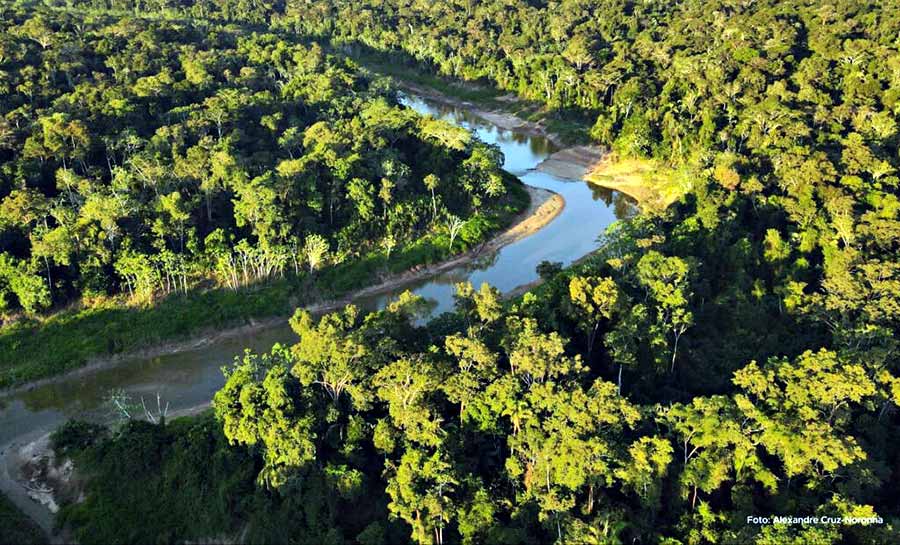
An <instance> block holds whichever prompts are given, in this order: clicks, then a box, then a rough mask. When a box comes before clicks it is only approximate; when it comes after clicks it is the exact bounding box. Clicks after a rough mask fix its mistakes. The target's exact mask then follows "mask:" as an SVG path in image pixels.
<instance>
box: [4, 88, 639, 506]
mask: <svg viewBox="0 0 900 545" xmlns="http://www.w3.org/2000/svg"><path fill="white" fill-rule="evenodd" d="M404 100H405V102H406V104H407V105H408V106H410V107H412V108H414V109H416V110H418V111H419V112H422V113H426V114H430V115H433V116H435V117H440V118H444V119H446V120H448V121H451V122H453V123H457V124H459V125H461V126H464V127H466V128H468V129H470V130H472V131H474V132H475V133H477V135H478V136H479V137H480V138H481V139H482V140H483V141H485V142H489V143H493V144H496V145H498V146H499V147H500V149H501V151H502V152H503V154H504V157H505V163H504V168H505V169H506V170H508V171H509V172H512V173H513V174H515V175H517V176H519V177H520V178H521V179H522V181H523V182H525V183H526V184H529V185H532V186H536V187H540V188H544V189H549V190H551V191H554V192H556V193H559V194H560V195H562V197H563V198H564V199H565V202H566V205H565V208H564V210H563V211H562V212H561V213H560V215H559V216H558V217H557V218H556V219H555V220H553V221H552V222H551V223H550V224H549V225H547V226H546V227H544V228H543V229H541V230H540V231H538V232H537V233H535V234H533V235H531V236H529V237H527V238H524V239H522V240H519V241H517V242H514V243H512V244H510V245H508V246H505V247H503V248H502V249H500V250H499V251H498V252H496V253H494V254H493V255H489V256H485V257H484V258H482V259H479V260H476V262H474V263H469V264H466V265H463V266H460V267H458V268H456V269H451V270H448V271H445V272H443V273H441V274H439V275H437V276H435V277H432V278H430V279H427V280H422V281H418V282H413V283H411V284H409V285H406V286H404V287H403V288H402V289H398V290H397V292H399V291H402V290H405V289H410V290H412V291H414V292H415V293H417V294H419V295H422V296H423V297H425V298H427V299H430V300H432V303H433V305H434V311H433V312H434V313H435V314H437V313H441V312H444V311H446V310H449V309H450V308H451V307H452V304H453V298H452V295H453V285H454V284H455V283H456V282H460V281H464V280H469V281H471V282H472V283H473V284H474V285H475V286H476V287H477V286H478V285H480V284H481V283H482V282H487V283H490V284H492V285H494V286H496V287H497V288H499V289H500V290H501V291H504V292H507V291H510V290H512V289H514V288H516V287H518V286H521V285H524V284H527V283H529V282H532V281H534V280H536V279H537V273H536V272H535V267H536V266H537V265H538V263H540V262H541V261H544V260H550V261H559V262H562V263H563V264H568V263H571V262H572V261H573V260H576V259H578V258H579V257H582V256H583V255H585V254H587V253H589V252H590V251H592V250H593V249H595V248H596V245H597V242H596V240H597V236H598V235H599V234H600V233H601V232H602V231H603V230H604V229H605V228H606V226H607V225H609V224H610V223H611V222H613V221H614V220H615V219H616V217H617V216H619V217H621V216H622V215H623V214H627V213H630V211H631V207H630V206H629V205H628V204H627V201H626V200H625V199H624V198H623V196H621V195H617V194H615V193H612V192H609V191H607V190H603V189H599V188H596V187H592V186H590V185H588V184H587V183H584V182H572V181H565V180H561V179H558V178H554V177H553V176H550V175H548V174H544V173H540V172H535V171H533V169H534V167H536V166H537V165H538V164H539V163H540V162H541V161H542V160H543V159H544V158H546V157H547V156H548V155H550V154H551V153H553V152H554V151H557V150H556V148H555V146H554V145H553V144H552V143H551V142H550V141H548V140H547V139H546V138H543V137H540V136H533V135H528V134H524V133H520V132H516V131H508V130H503V129H500V128H498V127H496V126H494V125H491V124H490V123H488V122H486V121H484V120H481V119H479V118H476V117H474V116H472V115H471V114H469V113H467V112H465V111H463V110H459V109H455V108H451V107H447V106H443V105H438V104H435V103H431V102H429V101H426V100H423V99H420V98H416V97H406V98H405V99H404ZM397 292H394V293H387V294H383V295H378V296H374V297H369V298H366V299H363V300H360V301H358V304H359V305H360V306H361V307H363V308H369V309H371V308H375V307H381V306H383V305H384V304H385V303H386V301H388V300H389V299H390V298H391V297H392V296H393V295H396V293H397ZM292 340H293V334H292V333H291V331H290V330H289V329H288V327H287V326H286V325H284V326H277V327H272V328H269V329H265V330H262V331H255V332H253V333H247V334H244V335H236V336H233V337H230V338H228V339H224V340H221V341H218V342H215V343H212V344H208V345H206V346H202V347H200V348H198V349H195V350H189V351H183V352H179V353H176V354H171V355H165V356H160V357H154V358H134V359H131V360H123V361H122V362H120V363H119V364H118V365H116V366H112V367H107V368H103V369H98V370H95V371H91V372H87V373H83V374H81V375H75V376H68V377H63V378H61V379H60V380H58V381H55V382H52V383H49V384H44V385H41V386H38V387H35V388H33V389H31V390H27V391H20V392H16V393H13V394H9V395H7V396H6V397H0V445H8V444H10V443H16V444H22V443H23V442H24V441H27V440H31V439H33V438H35V437H37V436H40V435H41V434H43V433H46V432H47V431H49V430H50V429H52V428H53V427H55V426H57V425H59V424H60V423H61V422H63V421H64V420H65V419H67V418H71V417H81V418H89V419H96V420H103V419H104V418H106V417H108V416H109V414H108V412H107V410H106V409H105V408H104V400H105V399H106V398H107V397H108V395H109V394H110V392H111V391H113V390H123V391H125V392H127V393H128V394H129V395H131V396H132V397H133V398H134V399H136V400H139V399H140V397H141V396H143V397H144V398H145V399H146V400H147V401H148V402H150V401H151V400H152V402H153V405H155V404H156V394H157V393H159V394H160V395H161V398H162V399H163V402H164V403H166V402H167V403H169V406H170V410H171V411H176V410H179V409H184V408H187V407H194V406H197V405H199V404H202V403H205V402H207V401H209V400H210V399H211V397H212V395H213V394H214V393H215V391H216V390H218V389H219V388H220V387H221V386H222V384H223V383H224V379H223V377H222V372H221V368H222V366H224V365H227V364H229V363H230V362H231V361H232V360H233V359H234V357H235V356H236V355H239V354H241V353H242V352H243V351H244V349H245V348H249V349H251V350H254V351H267V350H268V349H269V348H270V347H271V346H272V344H274V343H276V342H282V343H289V342H292ZM14 496H15V494H14ZM14 499H18V498H14ZM17 503H19V502H18V501H17ZM28 511H33V508H29V509H28Z"/></svg>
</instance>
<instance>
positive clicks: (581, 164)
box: [536, 146, 607, 180]
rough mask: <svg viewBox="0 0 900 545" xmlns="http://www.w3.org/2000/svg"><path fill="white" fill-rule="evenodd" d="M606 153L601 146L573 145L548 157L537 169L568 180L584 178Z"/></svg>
mask: <svg viewBox="0 0 900 545" xmlns="http://www.w3.org/2000/svg"><path fill="white" fill-rule="evenodd" d="M606 154H607V152H606V150H605V149H604V148H602V147H600V146H573V147H571V148H565V149H563V150H560V151H557V152H556V153H554V154H553V155H551V156H550V157H547V158H546V159H544V160H543V161H542V162H541V164H539V165H538V166H537V168H536V170H538V171H540V172H546V173H547V174H550V175H553V176H556V177H557V178H563V179H566V180H583V179H584V178H585V176H587V174H588V173H589V172H590V171H591V170H593V169H594V168H595V167H596V165H597V164H599V163H600V162H601V161H602V160H603V158H604V157H605V156H606Z"/></svg>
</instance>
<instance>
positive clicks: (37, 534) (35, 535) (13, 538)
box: [0, 494, 47, 545]
mask: <svg viewBox="0 0 900 545" xmlns="http://www.w3.org/2000/svg"><path fill="white" fill-rule="evenodd" d="M46 541H47V537H46V536H45V535H44V532H43V531H41V529H40V528H38V526H37V525H36V524H35V523H34V522H32V521H31V519H29V518H28V516H26V515H25V514H24V513H22V512H21V511H19V510H18V509H17V508H16V506H15V505H13V504H12V502H10V501H9V500H8V499H7V498H6V497H5V496H3V495H2V494H0V542H2V543H16V544H21V545H32V544H38V543H44V542H46Z"/></svg>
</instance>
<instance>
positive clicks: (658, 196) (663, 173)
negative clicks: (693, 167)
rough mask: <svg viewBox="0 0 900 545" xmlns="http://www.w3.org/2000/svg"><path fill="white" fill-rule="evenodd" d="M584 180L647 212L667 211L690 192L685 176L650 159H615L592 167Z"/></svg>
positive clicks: (611, 157) (688, 181)
mask: <svg viewBox="0 0 900 545" xmlns="http://www.w3.org/2000/svg"><path fill="white" fill-rule="evenodd" d="M585 180H587V181H588V182H591V183H594V184H597V185H599V186H602V187H606V188H609V189H612V190H615V191H619V192H621V193H625V194H626V195H628V196H630V197H632V198H634V199H635V200H636V201H638V202H639V203H640V204H641V206H642V208H644V209H645V210H648V211H654V210H663V209H665V208H667V207H668V206H669V205H671V204H672V203H674V202H675V201H677V200H679V199H680V198H681V197H682V196H683V195H684V194H685V193H686V192H687V191H688V190H689V189H690V177H689V176H688V175H687V173H685V172H682V171H680V170H675V169H672V168H671V167H667V166H663V165H661V164H660V163H659V162H657V161H654V160H652V159H618V158H616V157H615V156H614V155H609V156H607V158H606V159H605V160H604V161H602V162H600V163H599V164H597V165H595V166H594V168H593V169H592V170H591V171H590V172H589V173H588V174H587V176H586V177H585Z"/></svg>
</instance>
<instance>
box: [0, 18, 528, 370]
mask: <svg viewBox="0 0 900 545" xmlns="http://www.w3.org/2000/svg"><path fill="white" fill-rule="evenodd" d="M0 24H2V36H3V38H2V41H0V62H2V64H0V67H2V72H0V76H2V77H0V93H2V96H3V101H2V105H0V114H2V116H0V165H2V167H0V169H2V172H0V181H2V195H3V197H2V200H0V229H2V231H0V250H2V252H0V312H2V314H3V316H4V321H5V323H6V324H13V325H12V326H11V327H8V328H6V329H7V331H5V332H4V333H5V334H4V335H3V337H4V339H3V340H2V341H0V344H2V345H3V346H4V347H5V348H6V350H4V351H5V352H7V354H6V355H5V356H4V359H5V361H4V364H5V365H4V367H7V369H3V376H2V378H0V384H6V385H8V384H15V383H17V382H22V381H24V380H25V379H34V378H41V376H42V375H46V374H49V373H53V372H58V371H59V370H60V369H64V368H68V367H71V366H72V364H71V363H65V362H60V361H58V359H59V358H58V357H55V355H54V354H46V352H49V351H48V350H45V349H43V348H41V346H42V345H43V346H52V351H53V352H55V353H56V354H60V353H65V354H67V355H68V356H69V357H71V356H72V354H71V351H72V350H77V349H78V348H77V345H78V342H77V340H76V341H72V339H71V337H73V336H75V335H73V334H72V333H73V332H74V333H80V336H82V337H84V336H89V335H94V334H95V330H93V329H91V328H92V327H96V326H95V325H94V323H92V322H91V321H90V319H89V318H90V312H91V309H100V310H102V309H108V308H110V307H112V308H113V309H115V308H117V307H122V306H125V305H128V306H130V307H139V306H140V305H152V304H153V303H156V302H159V301H166V298H167V297H168V296H171V297H169V299H171V300H176V301H178V300H179V299H178V297H181V298H182V299H184V298H187V297H188V296H192V295H194V294H196V293H197V292H200V291H204V290H206V295H205V296H203V295H201V296H200V297H205V298H204V299H202V300H203V301H204V302H205V303H206V306H208V305H209V304H210V300H212V301H213V302H218V300H221V299H225V298H229V294H227V293H226V294H222V292H228V291H231V292H234V291H239V290H241V289H244V288H253V287H259V286H261V285H263V286H265V285H266V284H273V283H277V281H281V280H283V279H285V278H289V279H293V280H292V281H291V282H290V289H289V290H288V291H289V292H291V291H292V292H293V293H295V294H298V295H302V296H304V297H307V298H311V297H313V296H315V295H316V294H317V293H321V292H323V291H326V295H329V294H333V293H334V292H335V291H338V292H339V291H340V290H342V289H343V290H345V289H347V288H348V287H354V286H357V285H358V284H359V283H361V282H366V281H367V280H369V278H370V277H373V276H377V274H378V273H379V272H380V270H381V269H384V268H386V267H387V265H388V264H390V267H393V268H394V269H402V268H403V267H409V266H411V265H417V264H420V263H430V262H435V261H438V260H440V259H441V258H444V257H446V256H447V255H449V254H451V253H454V252H459V251H462V250H464V249H466V248H468V247H471V246H472V245H474V244H475V243H477V242H480V241H482V240H484V239H485V237H486V236H487V234H488V233H490V232H492V231H495V230H496V229H497V228H499V227H500V226H502V225H503V224H504V223H505V222H506V221H508V218H509V217H511V216H512V215H514V213H515V212H517V211H519V210H520V209H521V208H522V207H523V206H524V203H525V202H527V201H524V200H523V199H524V191H523V190H522V189H521V184H519V183H518V182H517V181H515V180H514V179H511V178H510V177H506V176H504V175H503V174H502V173H501V171H500V169H499V166H500V163H501V162H502V156H500V154H499V152H498V151H497V150H496V149H495V148H492V147H490V146H487V145H485V144H483V143H481V142H479V141H477V140H476V139H473V138H472V137H471V135H470V134H469V133H468V132H466V131H463V130H462V129H459V128H457V127H454V126H451V125H449V124H447V123H444V122H442V121H439V120H435V119H428V118H424V117H421V116H419V115H417V114H416V113H415V112H413V111H412V110H410V109H407V108H405V107H402V106H400V105H399V104H398V102H397V96H396V94H395V92H394V91H392V90H390V89H389V88H387V87H386V84H385V83H384V82H383V81H382V80H380V79H379V78H378V77H377V76H375V75H373V74H370V73H368V72H366V71H365V70H363V69H361V68H360V67H358V66H356V65H355V64H354V63H353V62H352V61H348V60H346V59H342V58H337V57H334V56H332V55H329V54H327V53H325V52H324V51H323V50H322V48H321V47H319V46H318V45H316V44H315V43H312V44H302V43H299V41H298V40H297V39H296V38H291V37H290V36H285V35H284V34H283V33H281V34H277V35H276V34H273V33H268V32H250V31H245V30H243V29H242V28H240V27H234V28H232V27H226V26H221V25H213V26H207V25H202V24H200V25H194V24H182V23H177V22H169V21H166V22H151V21H147V20H139V19H130V18H128V17H118V16H110V15H104V14H102V13H97V14H94V15H80V14H76V13H72V12H66V11H53V10H40V9H39V10H32V9H30V8H15V7H13V8H7V10H6V12H5V13H4V17H3V21H2V23H0ZM512 186H514V187H512ZM392 254H393V256H392ZM392 257H393V260H392ZM323 286H327V288H325V287H323ZM217 288H218V289H219V290H218V292H213V293H218V295H217V297H216V298H214V297H212V296H210V295H209V293H210V291H209V290H215V289H217ZM282 291H284V290H282ZM282 291H279V293H282ZM232 299H233V298H232ZM169 306H170V307H171V308H169V309H168V313H169V314H171V313H173V312H174V313H179V312H180V311H183V308H184V306H185V305H181V306H178V305H177V304H171V305H169ZM80 309H87V310H86V311H85V312H84V313H82V314H79V313H78V312H79V310H80ZM255 310H256V311H257V312H259V310H258V309H255ZM96 312H99V311H96ZM283 312H285V313H288V314H289V311H287V310H284V311H283ZM84 314H87V315H88V319H85V318H84ZM48 316H49V317H55V320H56V321H55V322H54V321H53V320H48V321H44V318H45V317H48ZM60 316H61V318H60ZM192 317H194V318H196V313H192ZM61 320H64V321H65V322H66V325H65V328H67V329H68V331H69V335H65V334H64V333H63V334H58V335H56V336H55V337H54V334H53V333H50V331H54V330H53V329H52V326H53V325H54V324H57V323H58V322H60V321H61ZM79 320H80V321H81V322H84V323H85V325H84V326H83V327H80V328H79V327H78V324H79ZM164 320H166V318H163V317H161V316H156V320H155V321H156V323H159V322H160V321H164ZM94 321H95V322H96V321H100V320H97V319H95V320H94ZM185 321H186V320H185ZM103 325H108V324H103ZM103 325H101V327H103ZM131 325H133V324H131ZM178 325H179V326H182V327H183V326H184V322H181V321H180V322H179V323H178ZM194 326H196V324H194ZM119 327H120V328H121V329H143V328H149V329H150V330H151V331H154V332H156V330H158V329H159V328H158V327H155V326H154V324H153V323H145V324H144V325H143V327H138V328H133V327H127V326H126V325H125V323H124V322H123V323H122V324H120V325H119ZM57 329H59V328H57ZM107 329H109V328H107ZM35 335H36V336H35ZM59 337H63V338H62V341H68V342H69V343H70V344H68V345H67V344H63V343H55V342H54V341H56V340H57V339H58V338H59ZM29 339H30V340H29ZM98 344H99V345H101V346H100V348H102V349H106V348H107V345H104V344H103V343H98ZM72 345H76V347H73V346H72ZM108 345H113V347H114V348H122V347H119V346H115V345H116V343H115V342H112V341H110V342H109V343H108ZM29 350H34V351H35V352H38V351H39V352H41V354H37V353H32V354H28V351H29ZM60 355H61V354H60ZM93 355H95V354H92V353H89V352H88V351H85V356H93ZM26 356H28V357H30V358H33V360H34V365H32V366H30V367H28V366H24V365H22V364H21V363H19V362H20V361H21V360H22V359H23V357H26ZM6 358H8V359H6ZM73 359H76V360H77V358H73Z"/></svg>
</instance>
